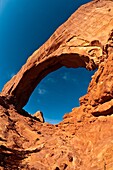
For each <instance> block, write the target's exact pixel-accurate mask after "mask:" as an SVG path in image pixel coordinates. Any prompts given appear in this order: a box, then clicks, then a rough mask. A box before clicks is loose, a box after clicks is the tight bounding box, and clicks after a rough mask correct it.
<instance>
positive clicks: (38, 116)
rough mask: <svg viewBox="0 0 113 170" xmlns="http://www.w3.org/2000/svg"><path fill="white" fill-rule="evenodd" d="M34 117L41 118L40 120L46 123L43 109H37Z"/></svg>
mask: <svg viewBox="0 0 113 170" xmlns="http://www.w3.org/2000/svg"><path fill="white" fill-rule="evenodd" d="M33 116H34V117H36V118H37V119H39V120H40V122H42V123H44V122H45V121H44V117H43V113H42V112H41V111H37V112H36V113H35V114H34V115H33Z"/></svg>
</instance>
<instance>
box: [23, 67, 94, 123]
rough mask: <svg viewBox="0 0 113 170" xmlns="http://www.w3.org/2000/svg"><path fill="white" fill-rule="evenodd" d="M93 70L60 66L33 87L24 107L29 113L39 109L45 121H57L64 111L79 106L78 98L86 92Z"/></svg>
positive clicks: (66, 111)
mask: <svg viewBox="0 0 113 170" xmlns="http://www.w3.org/2000/svg"><path fill="white" fill-rule="evenodd" d="M94 72H95V71H88V70H86V69H85V68H76V69H74V68H66V67H62V68H60V69H58V70H56V71H54V72H52V73H50V74H48V75H47V76H46V77H45V78H44V79H43V80H42V81H41V82H40V83H39V85H38V86H37V87H36V88H35V90H34V92H33V93H32V95H31V96H30V99H29V101H28V103H27V105H26V106H25V107H24V109H25V110H26V111H28V112H29V113H31V114H34V113H35V112H36V111H39V110H40V111H42V112H43V115H44V118H45V121H46V122H49V123H52V124H55V123H59V122H60V121H61V120H62V117H63V115H64V114H65V113H68V112H71V110H72V108H74V107H78V106H79V98H80V97H81V96H83V95H85V94H86V93H87V88H88V85H89V82H90V81H91V76H92V75H93V74H94Z"/></svg>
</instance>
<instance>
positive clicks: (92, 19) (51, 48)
mask: <svg viewBox="0 0 113 170" xmlns="http://www.w3.org/2000/svg"><path fill="white" fill-rule="evenodd" d="M112 3H113V2H111V1H107V2H106V1H104V0H101V1H93V2H91V3H88V4H86V5H85V6H84V5H83V6H82V7H80V8H79V9H78V10H77V11H76V12H75V13H74V14H73V15H72V16H71V17H70V18H69V19H68V20H67V21H66V22H65V23H64V24H63V25H61V26H60V27H59V28H58V29H57V30H56V31H55V33H54V34H53V35H52V36H51V37H50V39H49V40H48V41H47V42H46V43H45V44H44V45H42V46H41V47H40V48H39V49H38V50H37V51H35V52H34V53H33V54H32V55H31V56H30V57H29V58H28V60H27V62H26V64H25V65H24V66H23V67H22V68H21V70H20V71H19V72H18V73H17V75H15V76H14V77H13V78H12V79H11V80H10V81H9V82H8V83H7V84H6V85H5V86H4V88H3V90H2V95H4V96H7V95H8V96H13V98H14V104H15V105H16V107H18V108H20V109H21V108H22V107H23V106H24V105H25V104H26V103H27V101H28V99H29V97H30V95H31V93H32V92H33V90H34V89H35V87H36V86H37V85H38V83H39V82H40V81H41V80H42V79H43V78H44V77H45V76H46V75H47V74H49V73H50V72H52V71H54V70H56V69H58V68H60V67H62V66H66V67H69V68H70V67H73V68H77V67H84V68H86V69H88V70H93V69H96V68H97V67H98V66H99V63H101V61H104V60H105V58H106V57H107V56H106V52H105V51H104V47H105V46H106V43H107V41H108V38H109V33H110V31H111V29H112V26H113V5H112ZM103 53H104V54H103Z"/></svg>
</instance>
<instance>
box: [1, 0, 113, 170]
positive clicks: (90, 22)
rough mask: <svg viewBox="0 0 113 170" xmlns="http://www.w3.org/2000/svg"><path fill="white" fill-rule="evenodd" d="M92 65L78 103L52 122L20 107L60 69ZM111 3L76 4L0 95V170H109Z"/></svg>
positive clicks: (112, 147) (112, 145)
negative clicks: (60, 119)
mask: <svg viewBox="0 0 113 170" xmlns="http://www.w3.org/2000/svg"><path fill="white" fill-rule="evenodd" d="M62 66H66V67H69V68H70V67H73V68H77V67H84V68H86V69H88V70H94V69H97V71H96V72H95V74H94V75H93V77H92V81H91V82H90V84H89V87H88V92H87V94H86V95H85V96H83V97H81V98H80V107H78V108H73V109H72V112H71V113H68V114H65V115H64V119H63V121H62V122H61V123H59V124H57V125H51V124H49V123H43V122H44V120H43V119H42V117H41V119H40V118H39V117H37V116H36V115H35V116H31V115H30V114H28V113H27V112H26V111H24V110H23V109H22V108H23V106H24V105H25V104H26V103H27V101H28V99H29V97H30V95H31V93H32V92H33V90H34V89H35V87H36V86H37V85H38V83H39V82H40V81H41V80H42V79H43V78H44V77H45V76H46V75H47V74H49V73H50V72H52V71H54V70H56V69H58V68H60V67H62ZM112 155H113V1H110V0H94V1H92V2H90V3H88V4H85V5H83V6H81V7H80V8H79V9H78V10H77V11H76V12H75V13H74V14H73V15H72V16H71V17H70V18H69V19H68V20H67V21H66V22H65V23H64V24H63V25H61V26H60V27H59V28H58V29H57V30H56V31H55V33H54V34H53V35H52V36H51V37H50V39H49V40H48V41H47V42H46V43H45V44H44V45H43V46H42V47H40V48H39V49H38V50H37V51H35V52H34V53H33V54H32V56H30V57H29V58H28V60H27V62H26V64H25V65H24V66H23V67H22V68H21V70H20V71H19V72H18V73H17V75H15V76H14V77H13V78H12V79H11V80H10V81H9V82H8V83H7V84H6V85H5V86H4V88H3V90H2V92H1V94H0V168H1V170H33V169H34V170H35V169H36V170H65V169H66V170H74V169H76V170H113V156H112Z"/></svg>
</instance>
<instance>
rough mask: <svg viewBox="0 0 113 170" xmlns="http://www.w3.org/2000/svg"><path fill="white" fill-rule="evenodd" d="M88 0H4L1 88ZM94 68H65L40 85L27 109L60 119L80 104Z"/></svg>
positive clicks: (0, 13) (0, 5)
mask: <svg viewBox="0 0 113 170" xmlns="http://www.w3.org/2000/svg"><path fill="white" fill-rule="evenodd" d="M86 2H89V1H88V0H81V1H79V0H78V1H77V0H0V91H1V90H2V88H3V86H4V84H5V83H6V82H7V81H8V80H9V79H10V78H11V77H12V76H13V75H14V74H16V73H17V72H18V71H19V69H20V68H21V66H22V65H23V64H24V63H25V62H26V60H27V58H28V57H29V56H30V55H31V54H32V53H33V52H34V51H35V50H36V49H37V48H39V47H40V46H41V45H42V44H43V43H44V42H45V41H46V40H47V39H48V38H49V37H50V36H51V34H52V33H53V32H54V31H55V30H56V29H57V28H58V26H60V25H61V24H62V23H63V22H64V21H66V20H67V19H68V17H69V16H70V15H71V14H72V13H73V12H74V11H75V10H76V9H77V8H78V7H79V6H80V5H82V4H84V3H86ZM93 73H94V72H90V71H87V70H85V69H83V68H78V69H67V68H64V67H63V68H61V69H59V70H57V71H55V72H53V73H50V74H49V75H48V76H47V77H45V78H44V79H43V80H42V81H41V83H40V84H39V85H38V86H37V88H36V89H35V91H34V92H33V94H32V96H31V97H30V100H29V102H28V104H27V105H26V106H25V109H26V110H27V111H28V112H29V113H31V114H33V113H35V112H36V111H38V110H41V111H42V112H43V114H44V117H45V120H46V121H49V122H50V123H57V122H59V121H61V120H62V116H63V115H64V113H67V112H70V111H71V109H72V108H73V107H76V106H79V97H80V96H82V95H84V94H85V93H86V91H87V87H88V84H89V81H90V79H91V75H93Z"/></svg>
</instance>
